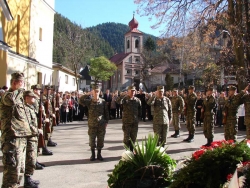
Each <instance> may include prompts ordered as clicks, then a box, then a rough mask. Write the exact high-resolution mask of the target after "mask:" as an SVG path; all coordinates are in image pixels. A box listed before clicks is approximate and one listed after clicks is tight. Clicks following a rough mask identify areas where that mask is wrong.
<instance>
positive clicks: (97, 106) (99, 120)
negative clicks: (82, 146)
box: [79, 85, 109, 161]
mask: <svg viewBox="0 0 250 188" xmlns="http://www.w3.org/2000/svg"><path fill="white" fill-rule="evenodd" d="M92 89H93V92H92V93H93V98H92V99H89V95H90V93H89V94H86V95H83V96H81V98H80V99H79V103H80V104H81V105H85V106H87V107H88V112H89V116H88V127H89V129H88V135H89V146H90V148H91V153H92V155H91V157H90V161H94V160H95V148H97V151H98V153H97V159H99V160H100V161H102V160H103V157H102V155H101V150H102V148H103V146H104V137H105V134H106V127H107V125H108V121H109V109H108V105H107V103H106V101H105V100H104V99H101V98H99V94H100V87H99V86H98V85H94V86H93V87H92ZM96 139H97V144H96Z"/></svg>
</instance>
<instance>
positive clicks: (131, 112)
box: [117, 86, 141, 151]
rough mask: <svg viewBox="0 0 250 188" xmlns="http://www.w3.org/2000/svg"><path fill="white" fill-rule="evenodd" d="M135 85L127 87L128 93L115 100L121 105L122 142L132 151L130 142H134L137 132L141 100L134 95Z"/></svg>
mask: <svg viewBox="0 0 250 188" xmlns="http://www.w3.org/2000/svg"><path fill="white" fill-rule="evenodd" d="M135 94H136V89H135V86H129V87H128V94H127V95H124V96H123V98H122V97H121V98H119V99H118V100H117V102H118V103H120V102H121V103H120V104H122V106H123V114H122V130H123V135H124V136H123V143H124V144H125V145H126V146H127V147H129V148H130V150H131V151H133V145H132V144H131V142H133V143H134V142H135V141H136V138H137V133H138V123H139V119H140V118H141V101H140V99H138V98H137V97H135Z"/></svg>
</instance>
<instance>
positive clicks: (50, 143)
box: [47, 138, 57, 147]
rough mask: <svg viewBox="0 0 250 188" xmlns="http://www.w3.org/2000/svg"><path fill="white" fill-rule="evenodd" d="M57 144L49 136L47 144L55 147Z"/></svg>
mask: <svg viewBox="0 0 250 188" xmlns="http://www.w3.org/2000/svg"><path fill="white" fill-rule="evenodd" d="M56 145H57V143H55V142H53V141H52V140H51V138H49V140H48V143H47V146H50V147H55V146H56Z"/></svg>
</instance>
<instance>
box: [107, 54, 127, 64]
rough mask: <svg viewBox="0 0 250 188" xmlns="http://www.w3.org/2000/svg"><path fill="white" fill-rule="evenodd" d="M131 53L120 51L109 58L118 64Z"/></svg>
mask: <svg viewBox="0 0 250 188" xmlns="http://www.w3.org/2000/svg"><path fill="white" fill-rule="evenodd" d="M129 54H130V53H124V52H123V53H119V54H115V55H114V56H112V57H111V58H110V59H109V60H110V61H111V62H113V63H115V64H116V65H118V64H120V63H121V62H122V61H123V60H124V59H125V57H127V56H128V55H129Z"/></svg>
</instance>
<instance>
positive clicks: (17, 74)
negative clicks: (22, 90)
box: [11, 72, 24, 80]
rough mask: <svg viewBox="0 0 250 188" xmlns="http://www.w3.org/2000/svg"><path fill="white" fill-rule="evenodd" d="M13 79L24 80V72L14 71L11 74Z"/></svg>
mask: <svg viewBox="0 0 250 188" xmlns="http://www.w3.org/2000/svg"><path fill="white" fill-rule="evenodd" d="M11 79H12V80H24V74H23V73H22V72H14V73H12V74H11Z"/></svg>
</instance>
